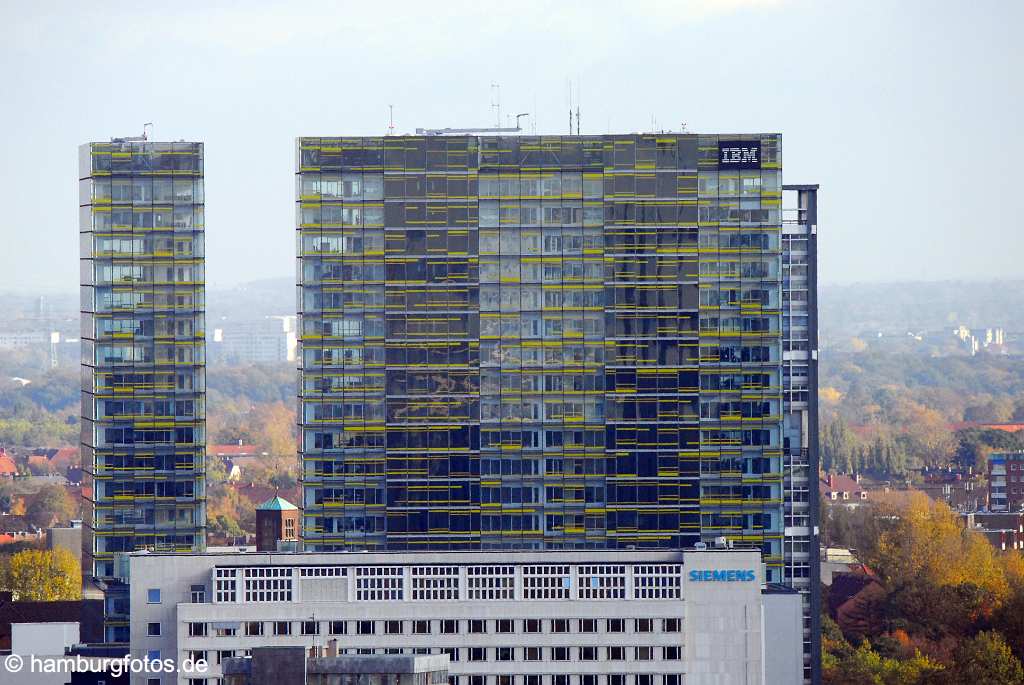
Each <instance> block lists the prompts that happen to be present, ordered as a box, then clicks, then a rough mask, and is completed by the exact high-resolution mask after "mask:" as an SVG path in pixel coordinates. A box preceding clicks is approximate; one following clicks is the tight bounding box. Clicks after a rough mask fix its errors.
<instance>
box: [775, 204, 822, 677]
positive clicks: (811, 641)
mask: <svg viewBox="0 0 1024 685" xmlns="http://www.w3.org/2000/svg"><path fill="white" fill-rule="evenodd" d="M782 188H783V191H784V198H785V199H784V204H783V217H782V333H783V347H782V360H783V361H782V390H783V398H782V400H783V401H782V406H783V410H784V412H785V417H784V426H783V433H782V440H783V450H784V451H783V486H782V487H783V506H784V509H785V511H784V513H785V527H784V528H783V541H782V547H783V550H782V551H783V561H784V563H785V567H784V574H783V576H784V582H785V584H786V585H790V586H792V587H793V588H795V589H797V590H799V591H800V594H801V595H802V598H803V604H804V658H805V671H806V676H807V678H808V679H810V677H811V669H812V667H813V668H814V671H815V672H817V671H818V667H819V661H820V655H821V644H820V635H821V619H820V616H821V592H820V590H821V584H820V583H819V581H818V579H819V578H820V571H819V558H818V506H819V501H818V491H817V487H816V485H815V483H816V479H817V475H818V186H816V185H784V186H783V187H782Z"/></svg>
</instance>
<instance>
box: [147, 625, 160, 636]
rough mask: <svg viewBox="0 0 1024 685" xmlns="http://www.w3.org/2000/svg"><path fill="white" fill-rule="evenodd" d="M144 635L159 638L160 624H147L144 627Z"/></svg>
mask: <svg viewBox="0 0 1024 685" xmlns="http://www.w3.org/2000/svg"><path fill="white" fill-rule="evenodd" d="M146 634H147V635H149V636H151V637H159V636H160V624H159V623H150V624H148V625H147V626H146Z"/></svg>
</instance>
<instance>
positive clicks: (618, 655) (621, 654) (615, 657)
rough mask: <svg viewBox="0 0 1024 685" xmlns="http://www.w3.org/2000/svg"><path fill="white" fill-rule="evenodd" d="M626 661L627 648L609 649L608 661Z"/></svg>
mask: <svg viewBox="0 0 1024 685" xmlns="http://www.w3.org/2000/svg"><path fill="white" fill-rule="evenodd" d="M625 660H626V648H625V647H609V648H608V661H625Z"/></svg>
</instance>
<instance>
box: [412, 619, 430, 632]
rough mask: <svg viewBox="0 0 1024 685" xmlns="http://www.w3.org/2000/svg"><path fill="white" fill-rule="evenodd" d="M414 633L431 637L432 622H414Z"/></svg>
mask: <svg viewBox="0 0 1024 685" xmlns="http://www.w3.org/2000/svg"><path fill="white" fill-rule="evenodd" d="M412 632H413V633H415V634H417V635H430V621H413V622H412Z"/></svg>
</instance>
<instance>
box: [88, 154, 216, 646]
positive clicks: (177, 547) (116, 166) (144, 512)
mask: <svg viewBox="0 0 1024 685" xmlns="http://www.w3.org/2000/svg"><path fill="white" fill-rule="evenodd" d="M79 178H80V181H79V190H80V200H79V206H80V214H79V232H80V244H81V284H82V287H81V308H82V317H81V322H82V331H81V334H82V435H81V448H82V464H83V468H84V471H85V472H86V485H87V487H88V489H87V490H86V493H87V496H89V497H91V500H90V501H89V502H88V503H87V504H88V505H87V506H86V521H85V530H84V535H83V557H82V558H83V572H84V575H85V576H86V577H92V578H95V579H97V580H100V581H102V582H103V583H104V584H105V586H106V587H107V596H106V612H105V625H106V636H105V638H106V639H107V640H108V641H111V642H127V641H128V616H127V614H128V595H127V588H126V586H125V582H126V575H127V573H126V568H125V567H126V562H125V561H124V559H123V555H124V554H125V553H129V552H133V551H135V550H142V549H148V550H156V551H165V552H166V551H181V552H191V551H201V550H203V549H205V545H206V512H205V504H204V502H205V492H204V480H203V473H204V464H205V449H206V448H205V445H206V435H205V426H206V419H205V417H206V412H205V405H204V402H205V379H206V376H205V359H204V354H205V343H204V329H205V325H204V324H205V316H204V309H205V306H204V293H205V288H204V278H205V276H204V259H203V245H204V242H203V235H204V234H203V230H204V221H203V206H204V199H203V144H202V143H185V142H180V143H151V142H144V141H114V142H110V143H89V144H86V145H83V146H81V147H80V149H79ZM90 491H91V495H89V494H88V493H89V492H90Z"/></svg>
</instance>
